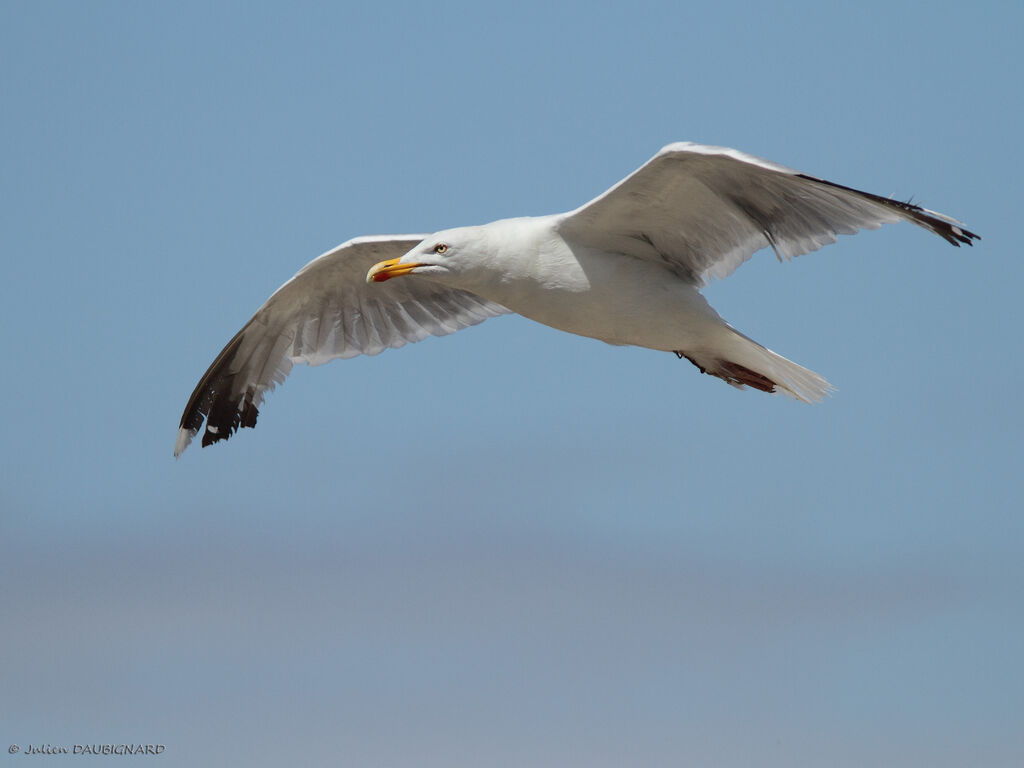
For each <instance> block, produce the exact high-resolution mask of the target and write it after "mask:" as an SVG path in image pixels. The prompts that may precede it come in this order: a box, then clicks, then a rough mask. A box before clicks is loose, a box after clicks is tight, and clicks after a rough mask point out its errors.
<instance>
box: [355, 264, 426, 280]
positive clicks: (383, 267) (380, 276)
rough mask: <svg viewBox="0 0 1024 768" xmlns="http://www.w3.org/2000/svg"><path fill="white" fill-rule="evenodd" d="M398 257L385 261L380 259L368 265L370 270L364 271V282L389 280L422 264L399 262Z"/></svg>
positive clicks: (405, 273) (406, 273)
mask: <svg viewBox="0 0 1024 768" xmlns="http://www.w3.org/2000/svg"><path fill="white" fill-rule="evenodd" d="M398 261H399V259H388V260H387V261H381V262H378V263H377V264H374V265H373V266H372V267H370V271H369V272H367V273H366V282H368V283H371V282H372V283H383V282H384V281H385V280H390V279H391V278H392V277H401V276H402V275H408V274H409V273H410V272H412V271H413V270H414V269H416V267H422V266H423V265H422V264H419V263H414V264H399V263H398Z"/></svg>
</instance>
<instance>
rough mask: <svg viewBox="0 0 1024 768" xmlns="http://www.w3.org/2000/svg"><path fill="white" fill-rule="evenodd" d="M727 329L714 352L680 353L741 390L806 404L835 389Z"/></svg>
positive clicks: (810, 372) (705, 370)
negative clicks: (764, 393) (780, 395)
mask: <svg viewBox="0 0 1024 768" xmlns="http://www.w3.org/2000/svg"><path fill="white" fill-rule="evenodd" d="M725 328H726V329H728V335H723V337H722V338H719V339H717V340H716V341H718V343H717V344H716V345H715V347H716V348H715V349H714V351H709V352H703V353H698V354H694V355H691V354H689V353H681V352H678V353H676V354H679V355H681V356H682V357H686V358H687V359H688V360H689V361H690V362H691V363H693V364H694V365H696V366H697V367H698V368H700V370H701V373H707V374H709V375H711V376H717V377H718V378H720V379H722V380H723V381H725V382H726V383H728V384H731V385H732V386H734V387H738V388H740V389H742V388H743V387H753V388H754V389H759V390H761V391H762V392H781V393H782V394H784V395H785V396H786V397H791V398H793V399H794V400H800V401H802V402H804V403H817V402H821V400H822V398H824V397H825V395H827V394H828V393H829V392H830V391H832V390H833V389H834V387H833V386H832V385H831V384H829V383H828V382H827V381H826V380H825V379H824V378H823V377H821V376H819V375H818V374H816V373H815V372H814V371H810V370H808V369H807V368H804V367H803V366H801V365H797V364H796V363H794V362H793V361H792V360H787V359H786V358H784V357H782V355H777V354H775V353H774V352H772V351H771V350H770V349H766V348H765V347H762V346H761V345H760V344H758V343H757V342H756V341H754V340H753V339H751V338H748V337H747V336H744V335H743V334H742V333H740V332H739V331H737V330H736V329H735V328H733V327H732V326H725Z"/></svg>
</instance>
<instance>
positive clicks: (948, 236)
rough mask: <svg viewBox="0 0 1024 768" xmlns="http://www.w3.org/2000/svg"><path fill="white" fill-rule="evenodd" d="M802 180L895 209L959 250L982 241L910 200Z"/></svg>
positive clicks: (806, 176)
mask: <svg viewBox="0 0 1024 768" xmlns="http://www.w3.org/2000/svg"><path fill="white" fill-rule="evenodd" d="M796 175H797V176H798V177H800V178H802V179H807V180H808V181H813V182H817V183H818V184H824V185H826V186H829V187H836V188H837V189H842V190H845V191H847V192H853V193H855V194H857V195H860V196H861V197H865V198H867V199H869V200H872V201H874V202H876V203H879V204H880V205H884V206H885V207H887V208H895V209H896V210H897V211H899V212H900V213H902V214H903V215H904V216H905V217H906V218H907V219H910V220H911V221H912V222H914V223H915V224H917V225H918V226H921V227H924V228H925V229H927V230H930V231H932V232H934V233H935V234H936V235H938V236H939V237H941V238H942V239H943V240H945V241H946V242H947V243H951V244H952V245H955V246H956V247H957V248H959V247H960V246H961V245H962V244H963V245H974V242H973V241H974V240H981V236H980V235H976V234H974V233H973V232H971V231H970V230H968V229H964V227H963V225H962V224H960V222H959V221H957V220H956V219H951V218H949V217H948V216H944V215H943V214H941V213H936V212H935V211H929V210H928V209H927V208H922V207H921V206H920V205H917V204H916V203H912V202H910V201H909V200H908V201H906V202H903V201H902V200H894V199H893V198H891V197H882V196H881V195H875V194H872V193H871V192H864V191H863V190H860V189H854V188H853V187H847V186H844V185H843V184H836V183H835V182H834V181H826V180H825V179H819V178H817V177H815V176H809V175H808V174H806V173H798V174H796Z"/></svg>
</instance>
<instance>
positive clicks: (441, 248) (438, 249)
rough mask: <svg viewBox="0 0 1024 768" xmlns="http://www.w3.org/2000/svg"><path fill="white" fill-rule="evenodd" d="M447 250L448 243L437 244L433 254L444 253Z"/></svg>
mask: <svg viewBox="0 0 1024 768" xmlns="http://www.w3.org/2000/svg"><path fill="white" fill-rule="evenodd" d="M447 250H448V243H438V244H437V245H435V246H434V253H444V252H445V251H447Z"/></svg>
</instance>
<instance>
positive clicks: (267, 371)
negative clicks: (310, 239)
mask: <svg viewBox="0 0 1024 768" xmlns="http://www.w3.org/2000/svg"><path fill="white" fill-rule="evenodd" d="M900 220H906V221H910V222H912V223H914V224H917V225H918V226H921V227H924V228H925V229H928V230H931V231H932V232H934V233H935V234H937V235H939V236H940V237H942V238H944V239H945V240H947V241H948V242H950V243H952V244H953V245H955V246H958V247H959V246H960V244H961V243H965V244H967V245H971V244H972V242H971V241H972V240H977V239H979V238H978V236H977V235H975V234H974V233H972V232H969V231H968V230H966V229H964V227H963V226H962V225H961V224H960V222H958V221H956V220H955V219H951V218H949V217H947V216H943V215H942V214H939V213H935V212H934V211H929V210H926V209H924V208H921V207H920V206H917V205H913V204H911V203H909V202H908V203H903V202H899V201H897V200H891V199H889V198H885V197H879V196H878V195H873V194H870V193H868V192H860V191H858V190H856V189H851V188H850V187H844V186H842V185H840V184H835V183H833V182H830V181H825V180H824V179H818V178H815V177H813V176H808V175H807V174H804V173H800V172H799V171H795V170H793V169H791V168H786V167H785V166H782V165H777V164H775V163H772V162H769V161H767V160H762V159H760V158H757V157H754V156H752V155H748V154H745V153H743V152H739V151H737V150H734V149H727V148H724V147H713V146H706V145H702V144H692V143H677V144H670V145H668V146H667V147H665V148H664V149H662V150H661V151H660V152H658V154H656V155H655V156H654V157H653V158H651V160H649V161H648V162H647V163H646V164H644V165H643V166H641V167H640V168H639V169H638V170H637V171H635V172H634V173H632V174H630V175H629V176H627V177H626V178H625V179H623V180H622V181H620V182H619V183H618V184H616V185H615V186H614V187H612V188H611V189H609V190H608V191H607V192H605V193H604V194H602V195H600V196H599V197H597V198H595V199H593V200H591V201H590V202H589V203H587V204H586V205H584V206H582V207H580V208H577V209H576V210H574V211H570V212H568V213H559V214H554V215H550V216H536V217H526V218H516V219H502V220H500V221H495V222H492V223H490V224H484V225H482V226H473V227H459V228H457V229H446V230H443V231H441V232H436V233H434V234H431V235H424V234H419V235H385V236H372V237H357V238H355V239H353V240H349V241H348V242H346V243H342V244H341V245H339V246H338V247H337V248H335V249H333V250H331V251H328V252H327V253H325V254H323V255H322V256H320V257H319V258H317V259H314V260H313V261H311V262H310V263H309V264H307V265H306V266H305V267H303V268H302V269H301V270H300V271H299V272H298V274H296V275H295V276H294V277H293V278H292V279H291V280H289V281H288V282H287V283H285V284H284V285H283V286H281V287H280V288H279V289H278V290H277V291H276V292H275V293H274V294H273V295H272V296H271V297H270V298H269V299H267V302H266V303H265V304H264V305H263V306H262V307H260V308H259V310H257V312H256V314H255V315H253V316H252V319H250V320H249V322H248V323H246V324H245V326H244V327H243V328H242V330H240V331H239V332H238V333H236V334H235V337H234V338H233V339H231V341H229V342H228V344H227V346H225V347H224V349H223V350H221V353H220V354H219V355H217V359H216V360H214V361H213V364H212V365H211V366H210V367H209V369H208V370H207V371H206V373H205V374H203V377H202V378H201V379H200V380H199V384H197V385H196V388H195V391H193V392H192V396H191V397H190V398H189V401H188V405H186V406H185V412H184V413H183V414H182V416H181V424H180V427H179V429H178V438H177V442H176V443H175V446H174V455H175V456H179V455H180V454H181V452H182V451H184V450H185V448H186V447H187V446H188V444H189V443H190V442H191V441H192V438H193V437H195V435H196V434H198V432H199V430H200V429H202V428H203V422H204V421H205V422H206V428H205V431H204V432H203V438H202V444H203V445H204V446H207V445H209V444H211V443H215V442H217V441H218V440H226V439H227V438H229V437H230V436H231V435H232V434H233V433H234V432H235V431H236V430H237V429H238V428H239V427H254V426H256V417H257V414H258V408H259V406H260V404H261V403H262V402H263V397H264V395H265V394H266V393H267V392H268V391H270V390H272V389H273V388H274V387H275V386H276V385H277V384H280V383H282V382H283V381H284V379H285V377H286V376H287V375H288V373H289V372H290V371H291V368H292V365H294V364H295V363H308V364H309V365H320V364H322V363H326V362H328V361H330V360H334V359H335V358H339V357H341V358H346V357H354V356H356V355H376V354H378V353H379V352H382V351H384V350H385V349H388V348H397V347H401V346H403V345H405V344H406V343H407V342H412V341H420V340H422V339H425V338H426V337H427V336H430V335H433V336H444V335H446V334H449V333H454V332H455V331H457V330H459V329H461V328H466V327H468V326H470V325H476V324H477V323H479V322H482V321H483V320H486V319H487V318H488V317H494V316H495V315H501V314H505V313H510V312H517V313H519V314H520V315H523V316H525V317H528V318H530V319H532V320H536V321H537V322H539V323H544V324H545V325H550V326H551V327H553V328H558V329H559V330H563V331H569V332H570V333H576V334H579V335H581V336H589V337H591V338H595V339H600V340H602V341H606V342H608V343H609V344H632V345H635V346H639V347H648V348H650V349H657V350H663V351H666V352H674V353H675V354H676V355H677V356H678V357H679V358H684V357H685V358H686V359H687V360H689V361H690V362H691V363H693V364H694V365H695V366H697V368H698V369H700V372H701V373H706V374H710V375H711V376H717V377H718V378H720V379H722V380H723V381H725V382H727V383H728V384H731V385H733V386H734V387H738V388H741V389H742V388H743V387H753V388H754V389H759V390H761V391H762V392H781V393H782V394H784V395H787V396H788V397H791V398H794V399H796V400H801V401H804V402H816V401H819V400H821V399H822V397H823V396H824V395H825V394H826V393H827V392H828V390H829V389H831V387H830V385H829V383H828V382H827V381H825V379H823V378H822V377H821V376H819V375H818V374H816V373H814V372H812V371H809V370H807V369H806V368H803V367H801V366H799V365H797V364H796V363H793V362H791V361H789V360H787V359H785V358H784V357H781V356H779V355H777V354H775V353H774V352H772V351H771V350H769V349H766V348H765V347H762V346H761V345H760V344H758V343H757V342H755V341H753V340H752V339H750V338H748V337H747V336H744V335H743V334H742V333H740V332H739V331H737V330H736V329H734V328H733V327H732V326H730V325H729V324H728V323H726V322H725V321H724V320H723V319H722V318H721V317H720V316H719V315H718V313H717V312H715V310H714V309H712V308H711V305H710V304H708V302H707V300H706V299H705V298H704V296H702V295H701V293H700V289H701V287H702V286H704V285H705V284H706V283H707V281H708V280H709V279H710V278H712V277H717V278H724V277H727V276H728V275H729V274H731V273H732V271H733V270H735V269H736V268H737V267H738V266H739V265H740V264H742V263H743V262H744V261H746V260H747V259H749V258H750V257H751V256H752V255H753V254H754V253H756V252H757V251H760V250H762V249H764V248H771V249H772V251H774V252H775V255H776V256H777V257H778V258H779V260H780V261H781V260H782V259H790V258H793V257H794V256H799V255H801V254H804V253H809V252H811V251H816V250H817V249H818V248H821V247H822V246H823V245H828V244H829V243H833V242H835V240H836V235H851V234H854V233H856V232H857V231H858V230H860V229H877V228H878V227H880V226H881V225H882V224H884V223H888V222H895V221H900Z"/></svg>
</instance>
